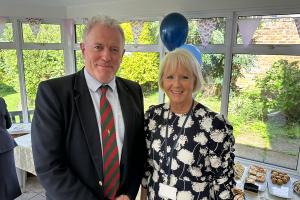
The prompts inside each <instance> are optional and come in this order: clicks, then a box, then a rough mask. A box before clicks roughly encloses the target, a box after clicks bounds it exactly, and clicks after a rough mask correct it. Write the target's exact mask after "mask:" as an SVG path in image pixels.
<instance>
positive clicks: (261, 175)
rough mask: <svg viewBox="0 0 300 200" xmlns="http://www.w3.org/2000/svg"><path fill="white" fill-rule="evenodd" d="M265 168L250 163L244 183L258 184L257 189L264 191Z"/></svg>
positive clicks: (265, 182) (265, 186) (265, 185)
mask: <svg viewBox="0 0 300 200" xmlns="http://www.w3.org/2000/svg"><path fill="white" fill-rule="evenodd" d="M266 176H267V169H266V168H264V167H261V166H258V165H250V166H249V170H248V175H247V177H246V178H245V183H251V184H255V185H257V186H258V191H265V190H266V188H267V181H266Z"/></svg>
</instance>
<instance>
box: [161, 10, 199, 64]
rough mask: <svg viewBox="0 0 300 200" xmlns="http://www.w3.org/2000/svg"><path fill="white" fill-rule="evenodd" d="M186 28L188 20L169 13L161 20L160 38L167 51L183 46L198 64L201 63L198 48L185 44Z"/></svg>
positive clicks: (179, 15) (187, 28) (178, 14)
mask: <svg viewBox="0 0 300 200" xmlns="http://www.w3.org/2000/svg"><path fill="white" fill-rule="evenodd" d="M188 30H189V27H188V21H187V19H186V18H185V17H184V16H183V15H181V14H180V13H170V14H168V15H167V16H165V17H164V19H163V20H162V22H161V25H160V38H161V40H162V42H163V44H164V45H165V47H166V48H167V49H168V50H169V51H172V50H174V49H175V48H184V49H186V50H188V51H189V52H191V53H192V54H193V55H194V56H195V58H196V59H197V60H198V62H199V64H202V55H201V52H200V50H199V49H198V48H197V47H196V46H194V45H192V44H185V41H186V38H187V35H188Z"/></svg>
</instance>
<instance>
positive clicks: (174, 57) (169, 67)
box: [159, 48, 204, 93]
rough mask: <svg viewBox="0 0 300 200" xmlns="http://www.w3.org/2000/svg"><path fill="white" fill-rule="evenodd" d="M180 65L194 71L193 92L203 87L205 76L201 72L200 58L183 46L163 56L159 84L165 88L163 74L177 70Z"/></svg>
mask: <svg viewBox="0 0 300 200" xmlns="http://www.w3.org/2000/svg"><path fill="white" fill-rule="evenodd" d="M178 67H184V68H185V69H187V70H188V71H190V72H192V74H193V75H194V78H195V82H194V88H193V93H194V92H197V91H198V90H200V89H201V87H202V86H203V84H204V81H203V76H202V73H201V69H200V68H201V66H200V64H199V62H198V60H197V59H196V58H195V57H194V55H193V54H191V53H190V52H189V51H187V50H185V49H181V48H177V49H175V50H173V51H171V52H169V53H167V55H166V56H165V57H164V58H163V60H162V62H161V63H160V71H159V86H160V88H161V89H162V90H164V88H163V76H164V73H165V72H166V71H175V70H176V69H177V68H178Z"/></svg>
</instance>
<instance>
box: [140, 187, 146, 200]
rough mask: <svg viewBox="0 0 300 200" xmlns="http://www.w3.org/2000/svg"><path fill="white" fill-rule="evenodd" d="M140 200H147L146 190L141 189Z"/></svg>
mask: <svg viewBox="0 0 300 200" xmlns="http://www.w3.org/2000/svg"><path fill="white" fill-rule="evenodd" d="M140 200H147V189H146V188H143V187H141V197H140Z"/></svg>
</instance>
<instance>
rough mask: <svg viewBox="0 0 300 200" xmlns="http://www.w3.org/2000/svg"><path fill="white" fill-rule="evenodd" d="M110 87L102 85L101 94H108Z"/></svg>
mask: <svg viewBox="0 0 300 200" xmlns="http://www.w3.org/2000/svg"><path fill="white" fill-rule="evenodd" d="M108 88H109V86H108V85H101V86H100V90H101V94H103V95H106V92H107V90H108Z"/></svg>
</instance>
